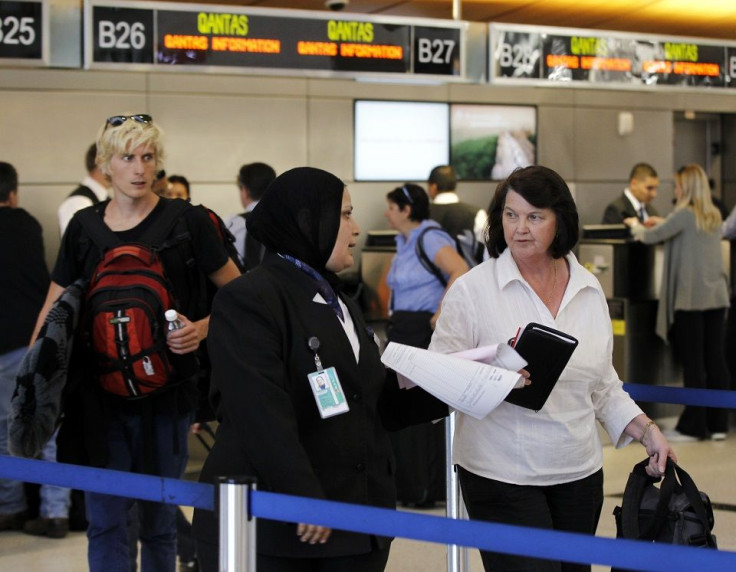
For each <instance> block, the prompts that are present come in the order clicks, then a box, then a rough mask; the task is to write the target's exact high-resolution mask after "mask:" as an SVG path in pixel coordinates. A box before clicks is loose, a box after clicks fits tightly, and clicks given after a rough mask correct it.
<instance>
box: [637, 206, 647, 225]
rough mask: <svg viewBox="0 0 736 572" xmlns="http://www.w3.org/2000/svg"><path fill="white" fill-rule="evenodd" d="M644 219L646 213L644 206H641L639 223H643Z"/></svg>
mask: <svg viewBox="0 0 736 572" xmlns="http://www.w3.org/2000/svg"><path fill="white" fill-rule="evenodd" d="M646 218H647V211H646V209H645V208H644V205H642V206H640V207H639V220H640V221H641V222H644V219H646Z"/></svg>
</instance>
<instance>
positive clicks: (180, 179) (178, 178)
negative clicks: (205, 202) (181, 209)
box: [167, 175, 192, 199]
mask: <svg viewBox="0 0 736 572" xmlns="http://www.w3.org/2000/svg"><path fill="white" fill-rule="evenodd" d="M167 181H168V182H169V183H179V184H180V185H184V188H185V189H186V190H187V199H191V198H192V191H191V190H190V189H189V181H187V178H186V177H185V176H183V175H169V177H168V178H167Z"/></svg>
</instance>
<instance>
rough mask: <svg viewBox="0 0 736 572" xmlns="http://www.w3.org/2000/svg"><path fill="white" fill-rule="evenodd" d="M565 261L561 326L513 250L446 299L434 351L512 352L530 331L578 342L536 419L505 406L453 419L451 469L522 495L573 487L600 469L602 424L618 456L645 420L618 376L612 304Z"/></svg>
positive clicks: (465, 279) (474, 272)
mask: <svg viewBox="0 0 736 572" xmlns="http://www.w3.org/2000/svg"><path fill="white" fill-rule="evenodd" d="M566 259H567V262H568V265H569V267H570V281H569V282H568V285H567V289H566V290H565V294H564V296H563V298H562V303H561V304H560V309H559V311H558V313H557V317H556V318H554V317H552V314H551V313H550V311H549V309H548V308H547V307H546V306H545V305H544V303H543V302H542V300H540V298H539V297H538V296H537V294H536V293H535V292H534V290H532V288H531V287H530V286H529V284H528V283H527V282H526V281H525V280H524V278H523V277H522V276H521V273H520V272H519V269H518V267H517V266H516V263H515V262H514V260H513V258H512V256H511V252H510V250H509V249H508V248H507V249H506V250H505V251H504V252H503V254H501V256H500V257H499V258H497V259H493V258H492V259H489V260H486V261H485V262H483V263H482V264H480V265H478V266H476V267H475V268H473V269H471V270H470V272H468V273H467V274H464V275H463V276H461V277H460V278H458V279H457V280H456V281H455V282H454V283H453V285H452V287H451V288H450V290H449V292H448V293H447V294H446V295H445V298H444V300H443V302H442V312H441V314H440V318H439V320H438V323H437V328H436V330H435V332H434V335H433V336H432V343H431V345H430V348H429V349H431V350H434V351H438V352H442V353H450V352H453V351H459V350H463V349H467V348H475V347H479V346H483V345H488V344H496V343H501V342H506V341H508V340H509V339H510V338H512V337H513V336H514V335H515V334H516V331H517V329H518V328H519V327H521V328H522V329H523V327H524V326H525V325H526V324H527V323H529V322H537V323H540V324H544V325H546V326H550V327H553V328H556V329H558V330H561V331H563V332H566V333H567V334H570V335H572V336H574V337H575V338H577V339H578V341H579V344H578V347H577V348H576V349H575V352H574V353H573V355H572V358H571V359H570V361H569V363H568V365H567V367H566V368H565V370H564V371H563V372H562V375H561V376H560V379H559V381H558V382H557V385H556V386H555V388H554V389H553V391H552V393H551V395H550V396H549V399H548V400H547V403H546V404H545V405H544V407H543V408H542V409H541V410H540V411H539V412H535V411H532V410H530V409H525V408H522V407H518V406H516V405H512V404H510V403H506V402H503V403H501V405H499V406H498V407H497V408H496V409H494V410H493V411H492V412H491V413H490V414H488V415H487V416H486V417H485V418H484V419H480V420H478V419H474V418H473V417H470V416H468V415H463V414H461V413H458V414H457V415H458V418H457V425H456V429H455V440H454V444H453V463H455V464H458V465H461V466H462V467H464V468H465V469H467V470H468V471H470V472H472V473H475V474H477V475H480V476H482V477H486V478H490V479H495V480H498V481H503V482H507V483H513V484H519V485H553V484H559V483H566V482H571V481H574V480H578V479H582V478H584V477H587V476H589V475H591V474H593V473H595V472H596V471H597V470H598V469H600V468H601V467H602V466H603V452H602V447H601V441H600V437H599V436H598V431H597V428H596V424H595V420H596V419H597V420H598V421H599V422H600V423H601V425H602V426H603V428H604V429H605V430H606V431H607V432H608V435H609V436H610V438H611V441H612V442H613V443H615V444H616V446H617V447H623V446H624V445H627V444H629V443H630V442H631V440H632V439H631V437H629V436H628V435H626V434H624V432H623V431H624V429H625V428H626V426H627V425H628V424H629V423H630V422H631V420H632V419H634V417H636V416H637V415H640V414H641V413H642V411H641V409H640V408H639V407H638V406H637V405H636V403H634V401H633V400H632V399H631V398H630V397H629V395H628V394H627V393H626V392H625V391H624V390H623V386H622V382H621V380H620V379H619V378H618V375H617V374H616V371H615V370H614V369H613V363H612V351H613V332H612V329H611V320H610V317H609V313H608V306H607V304H606V299H605V297H604V295H603V291H602V290H601V287H600V284H599V283H598V280H597V279H596V278H595V277H594V276H593V275H592V274H591V273H590V272H588V271H587V270H585V268H583V267H582V266H581V265H580V264H579V263H578V261H577V259H576V258H575V256H574V255H573V254H568V255H567V257H566ZM532 383H534V380H533V379H532Z"/></svg>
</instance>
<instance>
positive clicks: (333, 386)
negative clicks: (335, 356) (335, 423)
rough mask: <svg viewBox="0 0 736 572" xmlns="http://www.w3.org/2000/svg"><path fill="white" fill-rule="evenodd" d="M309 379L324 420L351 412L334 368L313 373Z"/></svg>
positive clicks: (309, 375)
mask: <svg viewBox="0 0 736 572" xmlns="http://www.w3.org/2000/svg"><path fill="white" fill-rule="evenodd" d="M307 377H308V378H309V386H310V387H311V388H312V393H314V400H315V401H316V402H317V409H319V414H320V415H321V416H322V419H326V418H327V417H332V416H333V415H340V413H347V412H348V411H350V408H349V407H348V402H347V400H346V399H345V393H344V392H343V390H342V386H341V385H340V379H339V378H338V377H337V370H336V369H335V368H334V367H328V368H327V369H321V370H319V371H315V372H312V373H310V374H308V375H307Z"/></svg>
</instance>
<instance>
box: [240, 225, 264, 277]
mask: <svg viewBox="0 0 736 572" xmlns="http://www.w3.org/2000/svg"><path fill="white" fill-rule="evenodd" d="M251 212H253V211H248V212H245V213H243V214H241V215H240V216H242V217H243V218H244V219H245V244H244V245H243V247H244V249H243V271H244V272H247V271H248V270H253V269H254V268H255V267H256V266H258V265H259V264H260V263H261V261H262V260H263V255H264V254H265V252H266V247H265V246H263V244H262V243H261V242H260V241H259V240H256V239H255V238H254V237H253V235H252V234H251V233H249V232H248V216H250V214H251Z"/></svg>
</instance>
